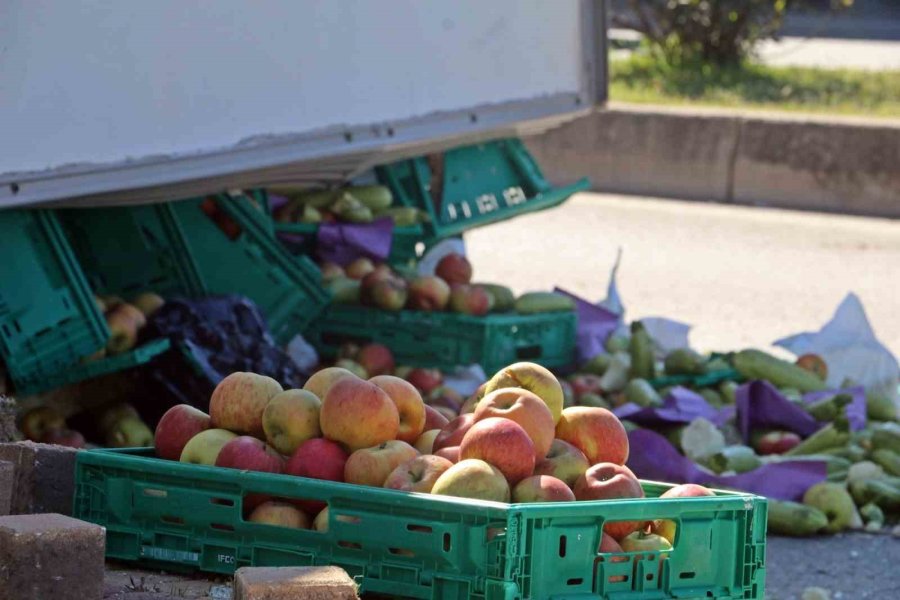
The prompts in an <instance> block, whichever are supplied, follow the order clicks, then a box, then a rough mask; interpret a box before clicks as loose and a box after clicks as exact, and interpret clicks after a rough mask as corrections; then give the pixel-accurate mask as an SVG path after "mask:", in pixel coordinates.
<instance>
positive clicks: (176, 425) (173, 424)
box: [153, 404, 212, 460]
mask: <svg viewBox="0 0 900 600" xmlns="http://www.w3.org/2000/svg"><path fill="white" fill-rule="evenodd" d="M210 427H212V423H211V421H210V418H209V415H208V414H206V413H205V412H203V411H202V410H200V409H197V408H194V407H193V406H191V405H190V404H177V405H175V406H173V407H172V408H170V409H169V410H167V411H166V412H165V414H164V415H163V416H162V418H161V419H160V420H159V423H157V424H156V433H155V434H154V435H153V445H154V446H155V447H156V455H157V456H158V457H160V458H165V459H168V460H178V459H179V458H181V452H182V450H184V446H185V444H187V443H188V441H189V440H190V439H191V438H192V437H194V436H195V435H197V434H198V433H200V432H201V431H206V430H207V429H209V428H210Z"/></svg>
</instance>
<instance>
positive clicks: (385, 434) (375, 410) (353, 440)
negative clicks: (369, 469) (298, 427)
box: [319, 377, 400, 451]
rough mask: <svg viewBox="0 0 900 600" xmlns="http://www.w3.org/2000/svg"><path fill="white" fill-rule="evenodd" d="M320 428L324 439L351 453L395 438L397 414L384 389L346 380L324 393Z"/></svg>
mask: <svg viewBox="0 0 900 600" xmlns="http://www.w3.org/2000/svg"><path fill="white" fill-rule="evenodd" d="M319 426H320V427H321V429H322V434H323V435H324V436H325V437H326V438H328V439H329V440H332V441H335V442H339V443H341V444H344V445H345V446H347V447H348V448H349V449H350V450H351V451H354V450H359V449H361V448H371V447H372V446H377V445H378V444H381V443H382V442H386V441H389V440H395V439H397V433H398V432H399V431H400V415H399V413H398V412H397V406H396V405H395V404H394V402H393V400H391V397H390V396H388V394H387V392H385V391H384V390H383V389H381V388H380V387H378V386H377V385H375V384H374V383H371V382H369V381H364V380H362V379H358V378H349V377H348V378H344V379H341V380H340V381H338V382H337V383H335V384H334V385H332V386H331V388H329V390H328V393H326V394H325V399H324V400H323V401H322V410H321V411H320V413H319Z"/></svg>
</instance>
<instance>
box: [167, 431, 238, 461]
mask: <svg viewBox="0 0 900 600" xmlns="http://www.w3.org/2000/svg"><path fill="white" fill-rule="evenodd" d="M236 437H237V434H236V433H232V432H231V431H228V430H227V429H206V430H205V431H201V432H200V433H198V434H197V435H195V436H194V437H192V438H191V439H189V440H188V443H187V444H185V445H184V450H182V451H181V456H180V457H178V460H179V461H181V462H183V463H191V464H194V465H210V466H212V465H214V464H216V459H217V458H218V457H219V452H220V451H221V450H222V446H224V445H225V444H227V443H228V442H230V441H231V440H233V439H235V438H236Z"/></svg>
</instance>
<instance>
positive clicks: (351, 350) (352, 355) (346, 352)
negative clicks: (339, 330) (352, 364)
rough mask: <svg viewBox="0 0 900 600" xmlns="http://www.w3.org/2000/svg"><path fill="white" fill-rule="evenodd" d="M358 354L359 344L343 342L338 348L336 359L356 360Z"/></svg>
mask: <svg viewBox="0 0 900 600" xmlns="http://www.w3.org/2000/svg"><path fill="white" fill-rule="evenodd" d="M358 354H359V344H357V343H355V342H344V343H343V344H341V345H340V346H339V347H338V351H337V358H349V359H350V360H356V356H357V355H358Z"/></svg>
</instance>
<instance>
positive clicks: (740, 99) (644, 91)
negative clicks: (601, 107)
mask: <svg viewBox="0 0 900 600" xmlns="http://www.w3.org/2000/svg"><path fill="white" fill-rule="evenodd" d="M610 75H611V77H610V99H612V100H615V101H622V102H635V103H649V104H702V105H708V106H723V107H734V108H750V109H769V110H790V111H804V112H828V113H839V114H844V115H860V116H872V117H900V71H863V70H853V69H833V70H832V69H818V68H809V67H771V66H766V65H761V64H757V63H747V64H744V65H741V66H735V67H720V68H716V67H713V66H711V65H691V66H681V67H671V66H668V65H666V64H664V63H662V62H660V61H658V60H656V59H655V58H654V57H652V56H650V55H649V54H646V53H641V52H636V53H634V54H633V55H631V56H630V57H628V58H620V59H614V60H612V61H611V63H610Z"/></svg>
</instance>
